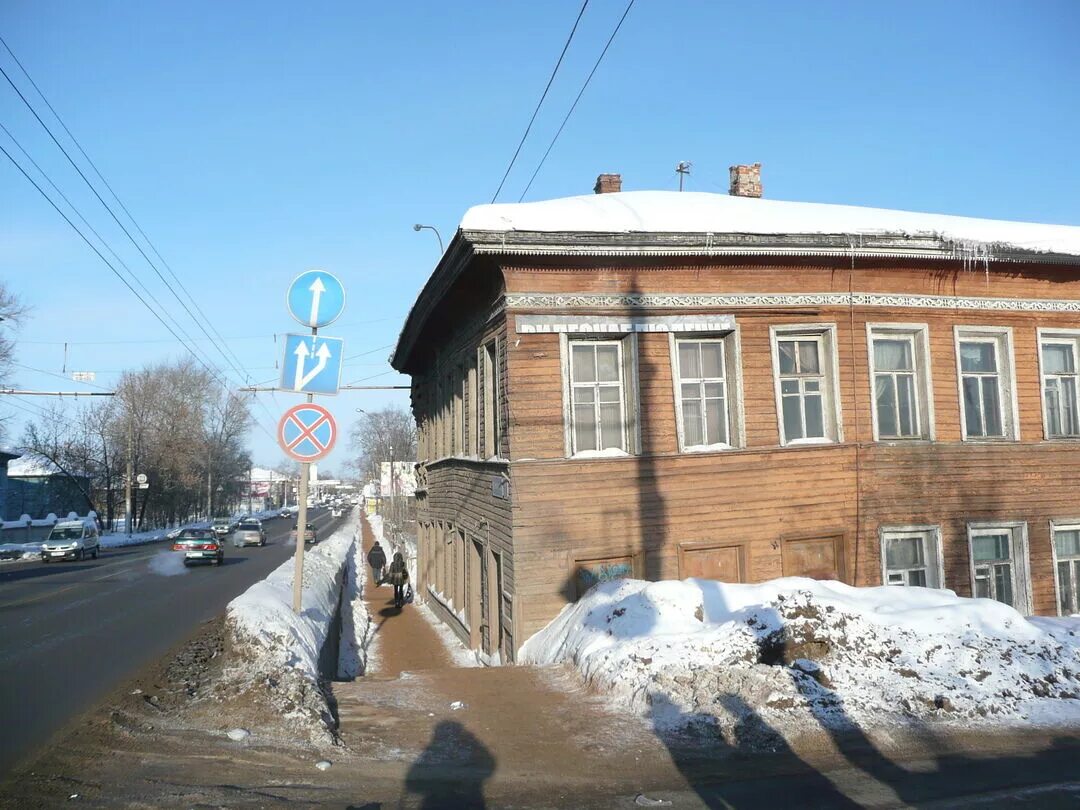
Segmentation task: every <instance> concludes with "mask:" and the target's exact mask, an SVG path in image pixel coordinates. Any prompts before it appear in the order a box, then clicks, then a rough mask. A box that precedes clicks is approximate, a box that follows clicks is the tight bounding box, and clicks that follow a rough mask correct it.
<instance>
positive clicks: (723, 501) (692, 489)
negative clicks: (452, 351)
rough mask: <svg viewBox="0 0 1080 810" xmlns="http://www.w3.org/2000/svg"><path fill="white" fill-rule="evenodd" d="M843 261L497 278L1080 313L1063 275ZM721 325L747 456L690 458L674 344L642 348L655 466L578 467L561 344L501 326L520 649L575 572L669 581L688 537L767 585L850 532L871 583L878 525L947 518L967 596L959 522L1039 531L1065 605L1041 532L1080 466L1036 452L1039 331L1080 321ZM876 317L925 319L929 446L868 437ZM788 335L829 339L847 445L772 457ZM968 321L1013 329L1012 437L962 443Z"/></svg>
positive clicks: (955, 566) (1044, 560)
mask: <svg viewBox="0 0 1080 810" xmlns="http://www.w3.org/2000/svg"><path fill="white" fill-rule="evenodd" d="M850 266H851V263H850V261H849V260H843V259H841V260H837V262H835V263H834V264H833V265H831V266H822V265H820V264H814V263H810V262H794V263H790V264H786V265H784V266H770V265H768V264H766V263H763V262H752V263H744V264H742V265H739V266H724V267H720V266H693V267H676V268H663V269H662V270H658V269H657V268H655V267H651V268H642V267H638V268H618V267H585V266H582V267H577V268H574V269H573V270H572V271H570V270H564V269H558V268H551V267H538V268H529V267H509V268H504V273H505V276H506V279H507V290H508V291H510V292H562V293H567V292H614V291H621V292H658V293H662V292H678V293H708V292H714V293H725V292H743V293H745V292H768V293H777V292H781V291H783V292H837V291H841V292H844V291H847V290H848V289H849V285H850V289H853V290H854V291H856V292H874V293H905V294H909V293H915V294H930V295H957V296H985V297H995V298H1023V299H1029V298H1055V299H1073V300H1080V277H1078V275H1077V273H1076V272H1075V270H1070V269H1069V268H1062V267H1054V266H1044V265H1030V266H1023V265H1007V266H1000V265H994V266H992V267H991V268H990V270H989V272H984V271H983V268H982V267H981V266H980V267H978V268H972V267H965V266H964V265H963V264H962V263H960V262H951V263H944V262H942V263H938V264H936V265H935V264H932V263H927V262H923V263H912V262H908V263H902V262H895V261H891V262H890V261H881V262H877V263H875V264H874V265H872V266H868V265H866V263H865V261H858V262H856V269H855V271H854V272H851V271H850ZM573 311H574V312H575V313H580V314H585V313H588V312H590V310H587V309H580V310H573ZM592 311H593V312H597V311H598V310H592ZM671 311H672V312H673V313H676V314H685V312H686V310H671ZM722 311H723V312H729V313H731V314H734V315H735V316H736V319H737V323H738V328H739V332H740V339H741V344H742V356H741V358H740V362H741V369H742V374H743V390H744V400H743V404H744V413H745V424H746V447H745V448H744V449H741V450H737V451H728V452H719V453H708V454H680V453H678V447H677V440H676V432H675V400H674V392H673V389H672V381H671V361H670V353H669V342H668V340H669V339H668V336H667V335H666V334H642V335H639V339H638V340H639V342H638V347H639V376H640V390H641V410H642V414H641V425H642V440H643V441H642V447H643V453H642V455H640V456H636V457H630V458H621V459H602V460H579V461H574V460H567V459H565V458H564V455H565V447H564V445H565V439H564V426H563V396H564V392H563V380H562V370H561V361H560V345H559V344H560V342H559V336H558V335H552V334H546V335H545V334H541V335H534V334H514V323H515V321H514V317H515V315H516V314H520V312H524V310H521V311H520V312H511V313H509V317H508V323H509V329H510V339H509V340H508V341H507V347H508V348H507V352H506V355H507V364H508V374H507V388H508V399H509V417H510V421H509V434H510V443H511V451H512V454H511V460H512V465H511V466H512V478H513V484H514V513H513V540H514V546H515V555H516V568H517V577H516V584H517V592H516V595H517V597H518V598H519V599H520V601H521V611H522V613H523V614H524V615H523V616H522V617H521V618H522V624H521V627H520V630H521V631H522V632H523V633H524V634H523V635H520V636H519V638H521V639H522V640H523V639H525V638H527V637H528V635H529V634H531V633H532V632H534V631H535V630H536V629H539V627H541V626H543V624H544V623H546V622H547V621H549V620H550V619H551V618H552V617H553V616H554V615H555V614H556V613H557V612H558V610H559V609H560V608H561V606H562V605H563V604H564V603H565V601H566V600H567V599H569V598H572V593H571V591H572V583H571V582H570V580H569V577H570V572H571V563H572V561H573V559H575V558H581V557H582V556H588V555H590V554H592V555H593V556H603V555H606V554H622V553H635V554H639V555H641V559H642V561H643V562H642V565H643V574H644V575H645V576H646V577H647V578H650V579H655V578H661V577H669V576H677V575H678V571H677V549H678V544H679V543H683V542H697V541H703V540H717V539H722V540H727V539H729V538H730V539H732V540H733V541H737V542H746V543H748V547H749V551H750V553H749V571H750V577H751V579H753V580H760V579H766V578H770V577H774V576H778V575H780V573H781V569H780V538H781V537H782V536H786V535H790V534H794V533H799V534H811V533H821V534H823V535H824V534H829V533H833V532H837V531H839V532H842V533H843V534H844V536H845V540H846V544H847V552H846V555H845V556H846V563H847V568H848V578H849V581H853V582H857V583H859V584H878V583H879V582H880V549H879V547H878V544H879V540H878V529H879V528H880V527H881V526H883V525H899V524H910V523H931V524H940V525H941V526H942V536H943V545H944V553H945V558H946V572H945V573H946V583H945V584H946V586H947V587H950V588H953V589H955V590H957V591H958V592H960V593H969V592H970V576H969V573H968V551H967V541H966V533H965V526H966V523H967V522H969V521H977V520H987V519H1001V520H1026V521H1028V530H1029V539H1030V548H1031V570H1032V578H1033V592H1034V594H1033V595H1034V606H1035V609H1036V612H1040V613H1049V612H1053V611H1054V607H1055V606H1054V590H1053V580H1052V575H1053V572H1052V570H1051V566H1050V545H1049V544H1050V538H1049V530H1048V521H1049V520H1050V519H1051V518H1055V517H1056V518H1066V517H1072V518H1075V517H1077V516H1078V514H1077V513H1080V503H1078V499H1077V493H1078V489H1077V485H1078V484H1080V452H1078V448H1077V445H1076V444H1072V443H1068V442H1064V443H1063V442H1045V441H1043V426H1042V406H1041V393H1040V379H1039V369H1038V347H1037V339H1036V331H1035V330H1036V328H1037V327H1061V328H1080V315H1073V314H1051V313H1017V312H1006V311H998V310H989V311H972V310H967V309H947V310H942V309H924V308H908V309H903V308H883V307H863V308H858V307H856V308H851V309H849V308H847V307H832V308H820V307H819V308H799V309H797V310H794V309H790V308H789V309H787V310H781V309H774V310H758V309H744V310H736V309H732V308H725V309H723V310H722ZM650 312H654V311H653V310H650ZM603 314H615V313H614V312H612V311H611V310H603ZM868 322H870V323H891V322H895V323H924V324H927V325H928V328H929V342H930V363H931V370H932V378H933V382H932V386H933V395H934V416H935V425H936V440H935V441H934V442H932V443H926V442H917V443H902V444H892V445H890V444H879V443H875V442H874V441H873V432H872V420H871V407H872V401H871V389H870V380H869V367H868V350H867V338H866V324H867V323H868ZM785 323H832V324H835V325H836V330H837V341H836V342H837V347H836V349H837V355H838V362H839V383H840V400H841V405H842V421H843V431H844V442H843V443H840V444H837V445H831V446H825V447H801V448H783V447H780V446H779V433H778V426H777V412H776V402H775V391H774V384H773V370H772V358H771V347H770V342H769V326H770V325H780V324H785ZM956 325H973V326H1008V327H1011V328H1012V330H1013V344H1014V350H1015V358H1016V382H1017V386H1018V394H1019V396H1018V399H1019V412H1020V421H1019V425H1020V436H1021V441H1020V442H1019V443H1016V442H1005V443H992V444H989V445H987V444H982V445H980V444H976V443H971V442H961V433H960V404H959V392H958V387H957V371H956V352H955V346H954V332H953V327H954V326H956ZM856 538H858V542H856Z"/></svg>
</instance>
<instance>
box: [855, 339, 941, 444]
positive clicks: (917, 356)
mask: <svg viewBox="0 0 1080 810" xmlns="http://www.w3.org/2000/svg"><path fill="white" fill-rule="evenodd" d="M926 339H927V336H926V327H925V326H922V325H915V326H909V325H906V324H896V325H892V324H875V325H871V326H870V331H869V347H868V348H869V353H870V372H871V379H872V382H873V398H874V429H875V431H876V434H875V437H874V438H875V439H877V440H884V441H890V440H904V439H929V438H932V435H931V433H932V429H931V422H932V420H931V418H930V407H931V401H932V400H931V394H930V380H929V376H928V374H929V368H930V359H929V356H928V353H927V348H926Z"/></svg>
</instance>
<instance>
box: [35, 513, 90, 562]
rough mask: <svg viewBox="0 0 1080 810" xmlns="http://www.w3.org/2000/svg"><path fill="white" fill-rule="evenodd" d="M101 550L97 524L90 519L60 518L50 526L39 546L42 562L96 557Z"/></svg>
mask: <svg viewBox="0 0 1080 810" xmlns="http://www.w3.org/2000/svg"><path fill="white" fill-rule="evenodd" d="M100 550H101V543H100V540H99V538H98V530H97V524H95V523H94V521H92V520H62V521H60V522H59V523H57V524H56V525H55V526H53V527H52V531H50V532H49V537H48V539H46V540H45V542H44V543H43V544H42V546H41V560H42V562H52V561H54V560H68V559H71V560H82V559H84V558H85V557H93V558H94V559H95V560H96V559H97V556H98V552H99V551H100Z"/></svg>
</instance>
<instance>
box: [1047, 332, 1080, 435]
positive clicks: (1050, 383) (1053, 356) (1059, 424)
mask: <svg viewBox="0 0 1080 810" xmlns="http://www.w3.org/2000/svg"><path fill="white" fill-rule="evenodd" d="M1076 349H1077V341H1076V338H1066V337H1044V338H1043V340H1042V346H1041V350H1042V372H1043V401H1044V403H1045V408H1046V435H1047V436H1049V437H1050V438H1051V439H1075V438H1080V412H1078V407H1077V388H1078V387H1080V380H1078V377H1077V364H1076V353H1077V352H1076Z"/></svg>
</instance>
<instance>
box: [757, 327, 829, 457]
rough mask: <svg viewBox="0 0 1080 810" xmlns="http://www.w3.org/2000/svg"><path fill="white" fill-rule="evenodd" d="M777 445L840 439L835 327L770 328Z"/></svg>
mask: <svg viewBox="0 0 1080 810" xmlns="http://www.w3.org/2000/svg"><path fill="white" fill-rule="evenodd" d="M769 332H770V335H771V338H772V352H773V368H774V371H775V373H776V410H777V416H778V420H779V426H778V428H779V433H780V443H781V444H783V445H788V444H798V443H802V442H813V443H820V442H832V441H840V440H841V435H840V414H839V412H838V408H839V404H838V403H839V393H838V392H837V390H836V386H837V382H836V374H835V370H834V366H835V364H836V356H835V352H836V348H835V347H836V325H835V324H831V323H829V324H809V325H808V324H800V325H782V326H773V327H770V329H769Z"/></svg>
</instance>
